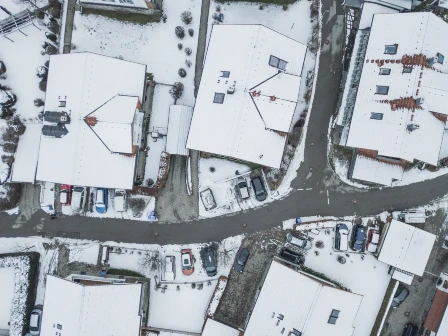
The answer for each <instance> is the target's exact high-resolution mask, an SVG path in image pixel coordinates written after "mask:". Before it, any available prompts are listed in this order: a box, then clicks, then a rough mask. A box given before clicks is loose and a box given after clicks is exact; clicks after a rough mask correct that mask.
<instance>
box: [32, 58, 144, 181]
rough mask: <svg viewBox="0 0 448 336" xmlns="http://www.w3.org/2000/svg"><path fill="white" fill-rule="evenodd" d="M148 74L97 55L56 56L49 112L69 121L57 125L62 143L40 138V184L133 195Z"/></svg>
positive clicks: (51, 123)
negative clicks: (129, 191) (117, 190)
mask: <svg viewBox="0 0 448 336" xmlns="http://www.w3.org/2000/svg"><path fill="white" fill-rule="evenodd" d="M145 74H146V66H145V65H142V64H137V63H132V62H127V61H123V60H119V59H116V58H111V57H106V56H101V55H97V54H91V53H73V54H64V55H54V56H51V57H50V69H49V75H48V85H47V93H46V99H45V111H52V112H53V111H54V112H67V113H68V115H69V120H67V121H65V122H63V123H59V124H57V125H58V127H64V128H65V130H64V131H61V133H60V134H62V137H49V136H46V135H42V136H41V140H40V149H39V161H38V166H37V175H36V179H37V180H39V181H48V182H56V183H64V184H70V185H83V186H92V187H106V188H122V189H132V187H133V181H134V167H135V161H136V155H135V154H136V149H137V146H139V145H140V141H141V123H142V118H143V114H142V113H141V112H139V111H138V110H139V109H140V108H141V103H140V102H141V101H142V95H143V90H144V82H145ZM53 119H54V117H52V118H51V119H50V118H48V119H47V118H45V117H44V127H47V128H48V129H50V130H51V129H52V128H53V129H54V128H55V126H54V125H56V124H55V123H54V120H53ZM63 133H66V134H65V135H63ZM105 167H108V169H102V168H105Z"/></svg>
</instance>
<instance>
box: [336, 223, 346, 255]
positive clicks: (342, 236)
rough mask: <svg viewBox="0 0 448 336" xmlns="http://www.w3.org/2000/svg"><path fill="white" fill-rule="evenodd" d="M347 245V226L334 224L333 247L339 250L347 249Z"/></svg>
mask: <svg viewBox="0 0 448 336" xmlns="http://www.w3.org/2000/svg"><path fill="white" fill-rule="evenodd" d="M347 247H348V227H347V225H345V224H342V223H340V224H336V234H335V237H334V248H335V249H336V250H339V251H347Z"/></svg>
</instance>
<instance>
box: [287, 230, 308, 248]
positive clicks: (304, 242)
mask: <svg viewBox="0 0 448 336" xmlns="http://www.w3.org/2000/svg"><path fill="white" fill-rule="evenodd" d="M286 241H287V242H288V243H290V244H292V245H295V246H297V247H300V248H302V249H304V250H309V249H311V247H312V246H313V243H312V242H311V240H309V239H307V238H305V237H296V236H293V235H292V234H291V233H288V234H287V235H286Z"/></svg>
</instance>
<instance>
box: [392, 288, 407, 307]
mask: <svg viewBox="0 0 448 336" xmlns="http://www.w3.org/2000/svg"><path fill="white" fill-rule="evenodd" d="M408 295H409V289H407V288H406V287H405V286H403V285H400V286H399V287H398V289H397V292H396V293H395V296H394V299H393V300H392V304H391V307H392V308H397V307H398V306H399V305H401V304H402V303H403V301H404V300H405V299H406V298H407V297H408Z"/></svg>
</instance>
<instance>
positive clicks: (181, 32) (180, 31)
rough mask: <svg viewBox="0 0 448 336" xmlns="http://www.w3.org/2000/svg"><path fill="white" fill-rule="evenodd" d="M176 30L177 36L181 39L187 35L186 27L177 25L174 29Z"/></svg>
mask: <svg viewBox="0 0 448 336" xmlns="http://www.w3.org/2000/svg"><path fill="white" fill-rule="evenodd" d="M174 32H175V34H176V36H177V37H178V38H180V39H183V38H184V37H185V29H184V27H181V26H177V27H176V28H175V29H174Z"/></svg>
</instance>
